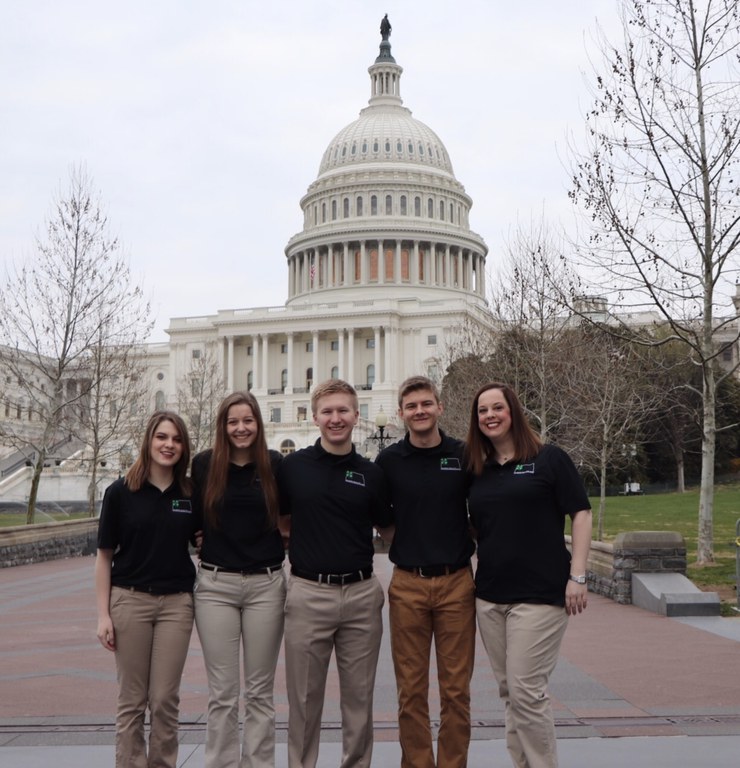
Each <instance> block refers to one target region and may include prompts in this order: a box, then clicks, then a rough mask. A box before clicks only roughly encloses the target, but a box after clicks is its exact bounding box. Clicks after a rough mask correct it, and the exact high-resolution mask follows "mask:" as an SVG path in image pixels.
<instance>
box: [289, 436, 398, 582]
mask: <svg viewBox="0 0 740 768" xmlns="http://www.w3.org/2000/svg"><path fill="white" fill-rule="evenodd" d="M278 485H279V487H280V511H281V514H284V515H290V516H291V527H290V547H289V551H288V554H289V556H290V562H291V565H292V566H293V567H294V568H296V569H298V570H302V571H308V572H311V573H350V572H352V571H357V570H360V569H362V568H369V567H370V566H371V565H372V563H373V555H374V546H373V526H377V527H379V528H385V527H386V526H388V525H390V524H391V523H392V522H393V516H392V514H391V510H390V506H389V503H388V494H387V490H386V484H385V478H384V477H383V472H382V471H381V469H380V467H377V466H376V465H375V464H373V463H372V462H371V461H368V460H367V459H365V458H363V457H362V456H360V455H359V454H358V453H357V452H356V451H355V449H354V446H353V448H352V451H351V453H348V454H345V455H343V456H336V455H334V454H332V453H327V452H326V451H325V450H324V449H323V448H322V447H321V441H320V440H317V441H316V443H315V445H312V446H310V447H309V448H304V449H302V450H300V451H296V453H292V454H290V455H289V456H286V457H285V459H284V460H283V462H282V464H281V465H280V468H279V470H278Z"/></svg>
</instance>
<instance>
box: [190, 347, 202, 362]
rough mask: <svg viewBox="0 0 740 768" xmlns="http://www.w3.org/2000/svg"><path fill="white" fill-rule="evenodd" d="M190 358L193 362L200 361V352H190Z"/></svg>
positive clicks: (197, 350) (195, 350)
mask: <svg viewBox="0 0 740 768" xmlns="http://www.w3.org/2000/svg"><path fill="white" fill-rule="evenodd" d="M190 356H191V357H192V358H193V360H200V350H199V349H193V350H191V351H190Z"/></svg>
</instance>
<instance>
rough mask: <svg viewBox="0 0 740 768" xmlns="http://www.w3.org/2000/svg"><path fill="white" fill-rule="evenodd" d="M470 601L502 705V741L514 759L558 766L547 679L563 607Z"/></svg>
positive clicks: (537, 766)
mask: <svg viewBox="0 0 740 768" xmlns="http://www.w3.org/2000/svg"><path fill="white" fill-rule="evenodd" d="M475 604H476V611H477V614H478V627H479V629H480V633H481V637H482V638H483V645H484V646H485V649H486V652H487V653H488V658H489V659H490V660H491V667H492V668H493V674H494V675H495V676H496V680H497V682H498V687H499V695H500V696H501V698H502V699H503V700H504V704H505V707H506V708H505V718H506V746H507V748H508V750H509V754H510V755H511V758H512V760H513V762H514V765H515V766H516V768H557V765H558V758H557V749H556V744H555V723H554V721H553V716H552V706H551V705H550V698H549V696H548V694H547V683H548V680H549V679H550V675H551V674H552V671H553V669H554V668H555V664H556V663H557V660H558V653H559V652H560V643H561V641H562V639H563V635H564V633H565V628H566V626H567V624H568V615H567V614H566V612H565V608H561V607H559V606H555V605H538V604H530V603H512V604H502V603H489V602H487V601H486V600H481V599H477V600H476V601H475Z"/></svg>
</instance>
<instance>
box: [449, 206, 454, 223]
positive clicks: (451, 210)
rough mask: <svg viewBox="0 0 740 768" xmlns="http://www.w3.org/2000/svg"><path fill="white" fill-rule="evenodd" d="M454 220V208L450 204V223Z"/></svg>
mask: <svg viewBox="0 0 740 768" xmlns="http://www.w3.org/2000/svg"><path fill="white" fill-rule="evenodd" d="M454 220H455V208H454V206H453V205H452V203H450V221H451V222H452V221H454Z"/></svg>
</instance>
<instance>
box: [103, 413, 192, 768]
mask: <svg viewBox="0 0 740 768" xmlns="http://www.w3.org/2000/svg"><path fill="white" fill-rule="evenodd" d="M189 464H190V441H189V438H188V432H187V428H186V427H185V424H184V423H183V421H182V419H181V418H180V417H179V416H178V415H177V414H175V413H172V412H171V411H157V412H156V413H154V414H153V415H152V417H151V418H150V419H149V423H148V425H147V428H146V432H145V434H144V439H143V441H142V445H141V450H140V452H139V456H138V458H137V459H136V461H135V462H134V464H133V466H132V467H131V469H130V470H129V471H128V473H127V474H126V477H125V478H122V479H119V480H116V481H115V482H114V483H113V484H112V485H111V486H110V487H109V488H108V489H107V490H106V492H105V496H104V498H103V507H102V510H101V513H100V524H99V528H98V554H97V558H96V561H95V591H96V596H97V606H98V629H97V635H98V639H99V640H100V642H101V644H102V645H103V647H104V648H106V649H107V650H109V651H113V652H115V655H116V668H117V673H118V685H119V693H118V714H117V716H116V766H117V768H123V766H126V768H147V766H154V765H156V766H162V767H163V768H175V766H176V765H177V745H178V739H177V728H178V714H179V705H180V679H181V677H182V670H183V667H184V666H185V658H186V656H187V652H188V645H189V643H190V634H191V632H192V629H193V581H194V578H195V566H194V564H193V560H192V558H191V556H190V552H189V548H188V545H189V543H190V541H191V539H192V537H193V534H194V530H195V529H194V527H193V521H194V516H193V514H192V511H191V505H190V481H189V479H188V478H187V475H186V473H187V469H188V465H189ZM147 706H148V708H149V720H150V727H151V732H150V735H149V754H148V755H147V745H146V741H145V736H144V718H145V715H146V710H147Z"/></svg>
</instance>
